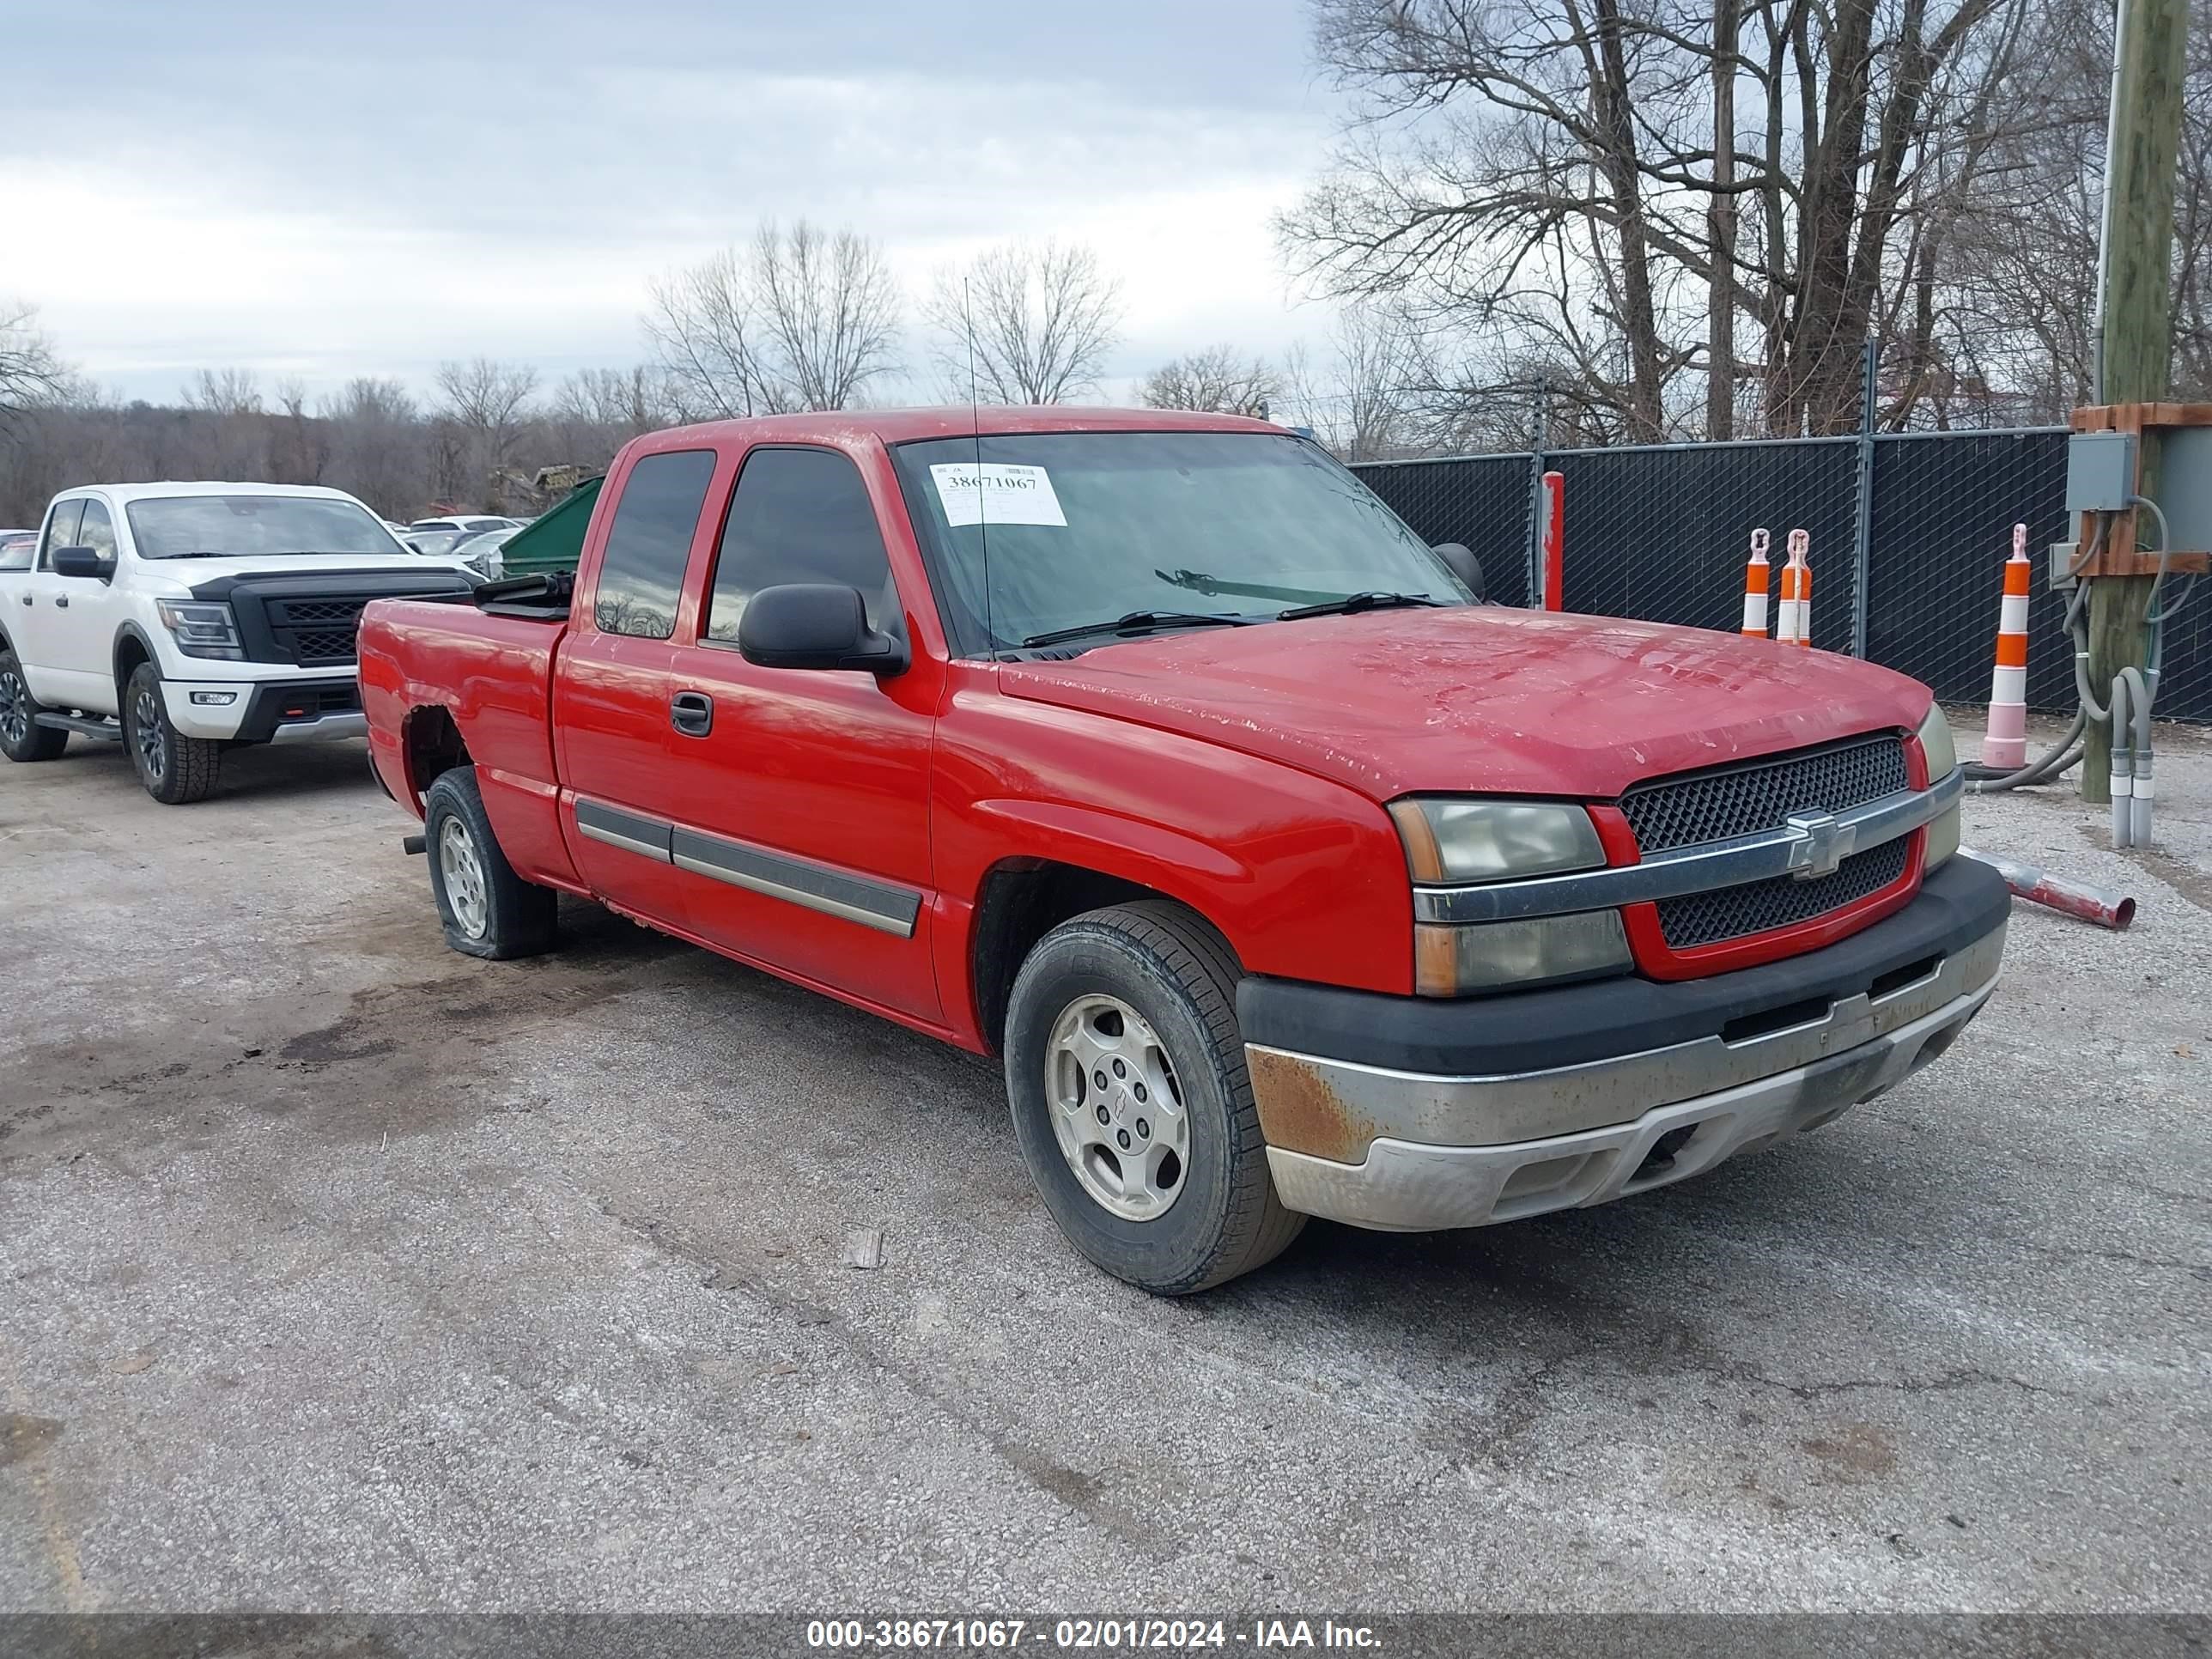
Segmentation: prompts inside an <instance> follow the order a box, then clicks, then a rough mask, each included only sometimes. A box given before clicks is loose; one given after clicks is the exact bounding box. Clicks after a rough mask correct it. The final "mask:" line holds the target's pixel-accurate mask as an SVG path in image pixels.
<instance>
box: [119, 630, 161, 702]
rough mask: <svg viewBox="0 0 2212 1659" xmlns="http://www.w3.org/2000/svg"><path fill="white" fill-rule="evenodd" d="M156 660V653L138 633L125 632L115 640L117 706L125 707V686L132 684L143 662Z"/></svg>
mask: <svg viewBox="0 0 2212 1659" xmlns="http://www.w3.org/2000/svg"><path fill="white" fill-rule="evenodd" d="M153 660H154V653H152V652H151V651H149V650H148V649H147V647H146V641H143V640H142V639H140V638H139V637H138V636H137V635H136V634H130V633H125V634H124V635H120V636H119V637H118V639H117V640H116V641H115V699H116V701H115V706H116V707H117V708H122V707H123V688H124V687H125V686H126V685H128V684H131V676H132V675H133V674H135V673H137V671H138V665H139V664H140V663H142V662H151V661H153Z"/></svg>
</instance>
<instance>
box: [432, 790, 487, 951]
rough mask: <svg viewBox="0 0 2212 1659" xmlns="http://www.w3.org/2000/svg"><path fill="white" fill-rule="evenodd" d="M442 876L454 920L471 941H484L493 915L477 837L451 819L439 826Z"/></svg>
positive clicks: (458, 821)
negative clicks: (487, 924) (486, 929)
mask: <svg viewBox="0 0 2212 1659" xmlns="http://www.w3.org/2000/svg"><path fill="white" fill-rule="evenodd" d="M438 873H439V875H440V876H441V877H442V878H444V880H445V884H446V902H447V904H450V905H451V906H453V920H454V921H456V922H458V923H459V924H460V929H461V931H462V932H463V933H466V934H467V935H468V936H469V937H470V938H471V939H482V938H483V935H484V927H485V924H486V923H487V922H488V921H489V919H490V915H491V906H490V903H489V900H488V898H487V896H486V889H485V883H484V872H483V861H482V860H479V859H478V858H477V842H476V837H475V836H471V834H469V826H468V825H467V824H465V823H462V822H461V821H460V820H459V818H447V820H446V821H445V823H442V824H441V825H440V826H439V829H438Z"/></svg>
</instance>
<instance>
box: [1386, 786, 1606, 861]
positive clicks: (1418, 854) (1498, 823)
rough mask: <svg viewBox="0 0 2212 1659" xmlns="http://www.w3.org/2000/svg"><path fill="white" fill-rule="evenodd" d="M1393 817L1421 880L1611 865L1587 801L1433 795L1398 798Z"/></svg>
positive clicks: (1392, 813) (1401, 839) (1392, 809)
mask: <svg viewBox="0 0 2212 1659" xmlns="http://www.w3.org/2000/svg"><path fill="white" fill-rule="evenodd" d="M1390 816H1391V817H1392V818H1394V819H1395V820H1396V822H1397V825H1398V839H1399V840H1400V841H1401V842H1404V843H1405V846H1406V867H1407V869H1408V870H1410V871H1411V872H1413V879H1414V880H1415V881H1425V882H1476V881H1502V880H1504V879H1505V878H1508V877H1510V876H1545V875H1551V874H1553V873H1555V872H1559V871H1561V870H1589V869H1594V868H1595V867H1596V866H1599V865H1601V864H1603V863H1604V862H1605V849H1604V848H1602V847H1601V846H1599V845H1598V839H1597V830H1596V828H1595V826H1594V825H1592V823H1590V817H1589V813H1588V812H1585V811H1583V809H1582V808H1581V807H1579V806H1561V805H1556V804H1554V803H1550V802H1542V801H1510V800H1455V799H1451V798H1450V797H1449V796H1431V797H1428V798H1425V799H1423V798H1419V797H1417V798H1414V799H1408V800H1401V801H1393V802H1392V803H1391V804H1390Z"/></svg>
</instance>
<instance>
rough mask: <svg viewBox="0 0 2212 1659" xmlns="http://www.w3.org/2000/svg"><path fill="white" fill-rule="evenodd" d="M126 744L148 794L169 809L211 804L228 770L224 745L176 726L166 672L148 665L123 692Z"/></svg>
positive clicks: (141, 667) (134, 674)
mask: <svg viewBox="0 0 2212 1659" xmlns="http://www.w3.org/2000/svg"><path fill="white" fill-rule="evenodd" d="M123 743H124V746H125V748H127V749H128V750H130V751H131V765H132V766H133V767H135V768H137V772H138V781H139V782H141V783H143V784H144V785H145V786H146V793H148V794H149V795H151V796H152V797H153V798H154V799H155V800H157V801H160V802H161V805H164V806H185V805H190V804H191V802H193V801H196V800H205V799H207V798H208V795H209V793H210V792H211V791H212V790H213V789H214V788H215V784H216V777H217V776H218V775H220V774H221V772H222V744H219V743H216V742H214V741H212V740H210V739H209V738H188V737H186V736H185V734H184V733H183V732H179V731H178V730H177V728H176V727H175V726H173V725H171V724H170V721H169V705H168V703H167V701H166V700H165V699H164V698H163V696H161V670H160V669H158V668H156V667H155V666H154V665H153V664H152V663H150V662H142V663H140V664H139V665H138V666H137V667H136V668H134V669H132V670H131V678H130V681H129V683H128V684H125V686H124V688H123Z"/></svg>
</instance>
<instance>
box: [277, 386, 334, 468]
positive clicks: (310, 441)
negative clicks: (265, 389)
mask: <svg viewBox="0 0 2212 1659" xmlns="http://www.w3.org/2000/svg"><path fill="white" fill-rule="evenodd" d="M276 406H277V408H278V409H279V410H282V411H283V412H282V413H281V414H279V415H277V416H275V417H274V418H273V419H272V420H271V421H270V435H269V477H270V479H271V480H272V481H273V482H275V483H307V484H311V483H321V482H322V478H323V472H324V470H325V468H327V467H328V466H329V465H330V462H331V435H330V431H329V428H328V427H327V426H326V425H325V423H324V422H319V421H318V420H316V419H315V418H314V417H313V416H310V415H309V414H308V413H307V382H306V381H305V380H301V378H300V377H299V376H298V375H296V374H293V375H287V376H286V377H285V378H284V379H283V380H279V381H277V382H276Z"/></svg>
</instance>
